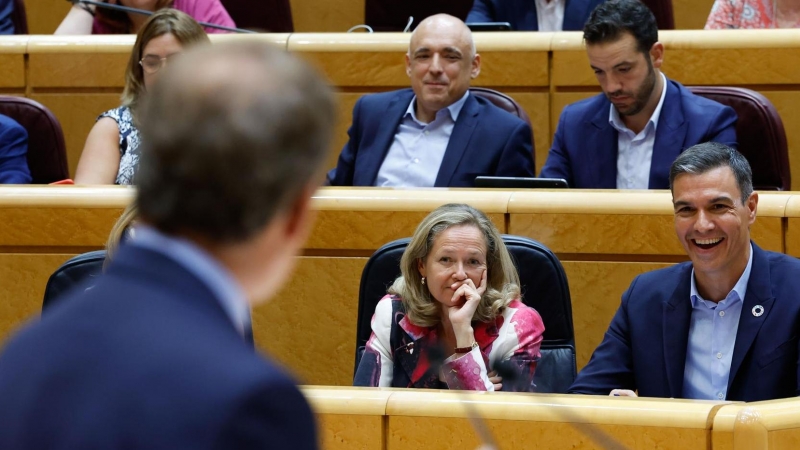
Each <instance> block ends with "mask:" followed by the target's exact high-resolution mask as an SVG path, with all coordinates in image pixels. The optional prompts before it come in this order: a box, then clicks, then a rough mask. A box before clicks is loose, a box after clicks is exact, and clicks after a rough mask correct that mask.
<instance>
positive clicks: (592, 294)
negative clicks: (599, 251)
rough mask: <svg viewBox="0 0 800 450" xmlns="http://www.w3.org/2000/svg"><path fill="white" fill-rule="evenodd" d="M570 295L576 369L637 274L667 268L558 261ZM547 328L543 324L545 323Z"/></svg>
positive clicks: (599, 338)
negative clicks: (565, 276)
mask: <svg viewBox="0 0 800 450" xmlns="http://www.w3.org/2000/svg"><path fill="white" fill-rule="evenodd" d="M561 263H562V264H563V265H564V271H565V272H566V274H567V280H568V282H569V291H570V295H571V296H572V322H573V326H574V327H575V350H576V353H577V361H578V370H580V369H582V368H583V366H585V365H586V363H587V362H589V358H590V357H591V356H592V353H594V350H595V349H596V348H597V346H598V345H600V342H601V341H602V340H603V335H605V332H606V330H607V329H608V325H609V324H610V323H611V319H612V318H613V317H614V314H615V313H616V312H617V308H619V305H620V301H621V300H622V294H623V293H624V292H625V291H626V290H627V289H628V287H629V286H630V284H631V282H632V281H633V279H634V278H636V276H637V275H641V274H643V273H645V272H649V271H651V270H656V269H662V268H664V267H669V266H670V265H672V264H670V263H645V262H601V261H561ZM545 327H547V324H545Z"/></svg>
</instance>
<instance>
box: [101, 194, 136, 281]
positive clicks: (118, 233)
mask: <svg viewBox="0 0 800 450" xmlns="http://www.w3.org/2000/svg"><path fill="white" fill-rule="evenodd" d="M138 217H139V208H137V207H136V202H131V203H130V204H128V206H127V207H126V208H125V210H124V211H122V214H121V215H120V216H119V219H117V221H116V223H114V226H113V227H111V233H109V235H108V241H106V260H105V262H104V263H103V268H104V269H105V268H106V266H108V263H109V261H111V259H112V258H113V257H114V254H115V253H116V252H117V249H118V248H119V244H120V242H122V240H123V236H124V235H125V233H127V232H128V230H129V229H130V226H131V224H133V222H134V221H135V220H136V219H137V218H138Z"/></svg>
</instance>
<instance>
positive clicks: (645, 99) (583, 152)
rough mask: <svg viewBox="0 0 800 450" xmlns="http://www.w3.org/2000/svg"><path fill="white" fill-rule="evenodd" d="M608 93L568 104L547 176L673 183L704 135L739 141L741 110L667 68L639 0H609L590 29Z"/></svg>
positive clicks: (621, 185)
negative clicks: (675, 169) (697, 91)
mask: <svg viewBox="0 0 800 450" xmlns="http://www.w3.org/2000/svg"><path fill="white" fill-rule="evenodd" d="M583 38H584V40H585V41H586V53H587V55H588V57H589V64H590V65H591V67H592V70H594V73H595V76H596V77H597V81H598V82H599V83H600V87H601V88H602V90H603V93H602V94H600V95H596V96H594V97H591V98H588V99H586V100H581V101H579V102H577V103H573V104H571V105H568V106H567V107H566V108H564V111H562V112H561V118H560V119H559V121H558V127H557V129H556V134H555V137H554V138H553V145H552V147H551V148H550V153H549V154H548V155H547V161H546V162H545V164H544V167H543V168H542V171H541V174H540V176H542V177H545V178H563V179H565V180H567V183H569V185H570V187H574V188H586V189H667V188H668V187H669V182H668V178H669V168H670V165H671V164H672V161H674V160H675V158H677V156H678V154H680V152H682V151H683V150H685V149H687V148H689V147H691V146H692V145H695V144H699V143H701V142H708V141H714V142H720V143H723V144H726V145H728V146H731V147H734V148H736V129H735V126H736V113H735V112H734V111H733V109H731V108H730V107H728V106H723V105H721V104H719V103H717V102H715V101H712V100H708V99H706V98H703V97H700V96H697V95H694V94H692V93H691V92H690V91H689V90H688V89H686V88H685V87H683V86H682V85H681V84H680V83H678V82H676V81H673V80H669V79H667V77H666V76H664V74H662V73H661V64H662V63H663V62H664V45H663V44H661V43H660V42H658V27H657V26H656V19H655V17H654V16H653V13H652V12H651V11H650V9H649V8H648V7H647V6H645V5H644V4H642V3H641V2H640V1H639V0H609V1H607V2H605V3H602V4H600V6H598V7H597V8H595V10H594V11H593V12H592V15H591V16H590V17H589V21H588V22H586V26H585V27H584V29H583Z"/></svg>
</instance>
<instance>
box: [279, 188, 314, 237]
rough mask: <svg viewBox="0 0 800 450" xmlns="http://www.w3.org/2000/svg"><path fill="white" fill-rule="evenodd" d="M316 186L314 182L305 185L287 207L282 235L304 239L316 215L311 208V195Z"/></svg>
mask: <svg viewBox="0 0 800 450" xmlns="http://www.w3.org/2000/svg"><path fill="white" fill-rule="evenodd" d="M317 187H318V186H317V185H316V184H315V183H309V184H308V185H306V186H305V187H304V188H303V190H302V191H301V192H300V195H298V196H297V198H296V199H295V201H294V202H293V204H292V205H291V206H290V207H289V208H288V209H287V211H286V227H285V229H284V236H285V237H286V238H287V239H296V238H300V239H303V240H304V241H305V238H306V235H307V234H308V231H309V229H310V228H311V223H312V222H313V220H314V217H315V215H316V213H315V211H312V210H311V196H312V195H314V192H316V190H317Z"/></svg>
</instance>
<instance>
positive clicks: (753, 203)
mask: <svg viewBox="0 0 800 450" xmlns="http://www.w3.org/2000/svg"><path fill="white" fill-rule="evenodd" d="M744 206H745V207H747V218H748V221H749V223H750V225H752V224H753V222H755V221H756V214H757V212H758V192H755V191H753V193H752V194H750V197H747V201H746V202H745V203H744Z"/></svg>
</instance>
